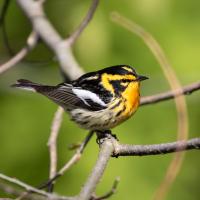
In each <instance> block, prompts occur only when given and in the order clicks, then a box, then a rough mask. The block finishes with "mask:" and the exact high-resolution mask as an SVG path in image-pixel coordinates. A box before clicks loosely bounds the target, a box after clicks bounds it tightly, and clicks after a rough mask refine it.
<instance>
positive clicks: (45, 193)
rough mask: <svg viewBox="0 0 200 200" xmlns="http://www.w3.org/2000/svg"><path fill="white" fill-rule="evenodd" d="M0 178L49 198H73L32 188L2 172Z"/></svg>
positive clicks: (66, 199) (63, 199)
mask: <svg viewBox="0 0 200 200" xmlns="http://www.w3.org/2000/svg"><path fill="white" fill-rule="evenodd" d="M0 179H2V180H5V181H8V182H10V183H14V184H16V185H18V186H20V187H22V188H24V189H25V190H26V191H30V192H34V193H37V194H40V195H42V196H45V197H48V198H51V199H54V200H58V199H61V200H72V199H74V198H73V197H63V196H58V195H56V194H51V193H48V192H45V191H43V190H39V189H37V188H34V187H32V186H30V185H28V184H26V183H24V182H22V181H20V180H18V179H16V178H11V177H9V176H6V175H4V174H1V173H0Z"/></svg>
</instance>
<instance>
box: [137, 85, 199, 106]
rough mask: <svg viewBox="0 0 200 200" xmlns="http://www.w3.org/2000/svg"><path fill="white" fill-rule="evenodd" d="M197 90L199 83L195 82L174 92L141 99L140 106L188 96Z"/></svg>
mask: <svg viewBox="0 0 200 200" xmlns="http://www.w3.org/2000/svg"><path fill="white" fill-rule="evenodd" d="M197 90H200V82H195V83H192V84H190V85H187V86H185V87H183V88H182V89H181V90H179V89H178V90H174V91H168V92H163V93H160V94H156V95H152V96H146V97H142V98H141V100H140V106H143V105H149V104H153V103H158V102H161V101H166V100H169V99H172V98H174V97H176V96H180V95H183V94H185V95H189V94H191V93H192V92H195V91H197Z"/></svg>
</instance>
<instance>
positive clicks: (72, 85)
mask: <svg viewBox="0 0 200 200" xmlns="http://www.w3.org/2000/svg"><path fill="white" fill-rule="evenodd" d="M146 79H148V77H146V76H143V75H139V74H137V73H136V71H135V69H134V68H133V67H131V66H129V65H115V66H110V67H106V68H104V69H101V70H98V71H94V72H89V73H86V74H84V75H82V76H81V77H79V78H78V79H76V80H73V81H68V82H63V83H60V84H58V85H56V86H49V85H43V84H39V83H34V82H32V81H29V80H25V79H19V80H18V81H17V82H16V83H15V84H13V85H12V87H16V88H20V89H25V90H30V91H33V92H36V93H40V94H42V95H44V96H46V97H48V98H49V99H50V100H52V101H53V102H55V103H56V104H58V105H59V106H61V107H63V108H64V110H65V111H66V112H67V113H68V114H69V116H70V118H71V120H72V121H74V122H76V123H77V124H78V125H79V126H80V127H81V128H83V129H87V130H89V131H99V132H104V131H107V130H110V129H112V128H114V127H116V126H117V125H119V124H121V123H122V122H124V121H125V120H127V119H128V118H130V117H131V116H132V115H133V114H134V113H135V112H136V110H137V108H138V106H139V103H140V82H141V81H143V80H146Z"/></svg>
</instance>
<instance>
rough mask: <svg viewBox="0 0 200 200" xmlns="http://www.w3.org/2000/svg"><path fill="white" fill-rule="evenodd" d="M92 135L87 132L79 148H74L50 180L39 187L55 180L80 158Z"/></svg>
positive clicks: (43, 186) (92, 133)
mask: <svg viewBox="0 0 200 200" xmlns="http://www.w3.org/2000/svg"><path fill="white" fill-rule="evenodd" d="M93 135H94V132H89V134H88V135H87V136H86V137H85V139H84V140H83V142H82V143H81V145H80V146H79V148H78V149H77V150H76V152H75V154H74V155H73V156H72V157H71V159H70V160H69V161H68V162H67V163H66V164H65V165H64V166H63V167H62V168H61V169H60V170H59V171H58V172H57V173H56V174H55V175H54V176H53V177H51V179H50V180H48V181H47V182H46V183H44V184H42V185H41V186H40V187H39V188H40V189H42V188H45V187H47V186H49V185H50V184H51V183H52V182H55V180H57V179H58V178H59V177H60V176H62V175H63V174H64V173H65V172H66V171H67V170H69V169H70V168H71V167H72V166H73V165H74V164H76V163H77V162H78V161H79V160H80V158H81V156H82V153H83V151H84V149H85V147H86V146H87V144H88V142H89V141H90V139H91V138H92V136H93Z"/></svg>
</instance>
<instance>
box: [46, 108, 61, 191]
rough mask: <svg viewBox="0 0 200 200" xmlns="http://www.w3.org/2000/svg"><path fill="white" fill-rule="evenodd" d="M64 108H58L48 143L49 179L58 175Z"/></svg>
mask: <svg viewBox="0 0 200 200" xmlns="http://www.w3.org/2000/svg"><path fill="white" fill-rule="evenodd" d="M63 112H64V110H63V108H61V107H58V109H57V111H56V113H55V115H54V118H53V122H52V125H51V133H50V137H49V141H48V146H49V154H50V170H49V178H50V179H51V178H53V177H54V176H55V175H56V173H57V159H58V158H57V138H58V134H59V129H60V126H61V123H62V119H63V118H62V116H63ZM49 188H51V189H49V191H52V188H53V183H52V184H50V185H49Z"/></svg>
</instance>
